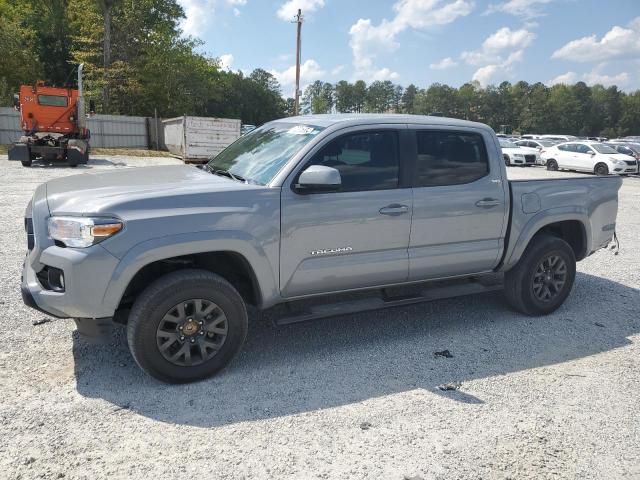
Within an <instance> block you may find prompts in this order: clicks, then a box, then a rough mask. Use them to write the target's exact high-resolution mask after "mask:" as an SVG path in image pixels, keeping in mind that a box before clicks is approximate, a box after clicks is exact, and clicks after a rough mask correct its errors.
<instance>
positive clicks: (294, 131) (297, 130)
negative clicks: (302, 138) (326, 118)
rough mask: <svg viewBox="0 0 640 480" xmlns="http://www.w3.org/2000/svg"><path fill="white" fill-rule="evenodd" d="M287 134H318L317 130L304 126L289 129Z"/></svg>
mask: <svg viewBox="0 0 640 480" xmlns="http://www.w3.org/2000/svg"><path fill="white" fill-rule="evenodd" d="M287 133H290V134H292V135H313V134H316V133H318V132H317V130H314V128H313V127H308V126H306V125H296V126H295V127H291V128H290V129H289V130H287Z"/></svg>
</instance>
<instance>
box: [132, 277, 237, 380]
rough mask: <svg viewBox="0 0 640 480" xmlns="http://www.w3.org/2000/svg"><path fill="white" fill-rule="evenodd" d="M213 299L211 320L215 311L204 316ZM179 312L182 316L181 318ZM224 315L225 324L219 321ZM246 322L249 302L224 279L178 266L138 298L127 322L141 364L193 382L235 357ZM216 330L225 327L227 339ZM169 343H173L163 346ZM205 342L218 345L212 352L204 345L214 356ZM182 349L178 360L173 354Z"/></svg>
mask: <svg viewBox="0 0 640 480" xmlns="http://www.w3.org/2000/svg"><path fill="white" fill-rule="evenodd" d="M194 299H195V300H194ZM197 302H200V303H199V304H198V303H197ZM191 303H195V304H196V305H200V306H201V309H200V311H199V312H198V311H195V310H194V309H191V311H189V310H190V309H189V308H187V305H190V304H191ZM211 304H213V305H215V307H216V308H215V309H214V310H212V312H213V315H215V317H213V320H210V319H209V317H212V315H208V316H204V315H206V311H207V309H209V308H211ZM182 305H184V307H181V306H182ZM205 307H206V308H205ZM180 308H183V310H182V312H180V311H179V310H178V309H180ZM194 308H195V307H194ZM180 313H182V314H183V315H182V320H178V319H177V317H180V316H181V315H180ZM223 317H224V323H220V318H223ZM167 319H169V320H167ZM174 319H175V322H174ZM200 321H202V322H204V325H203V324H202V323H200ZM198 323H199V324H200V325H203V326H200V327H199V326H198V325H197V324H198ZM191 324H193V325H194V326H193V327H190V325H191ZM247 324H248V320H247V309H246V306H245V303H244V301H243V299H242V297H241V296H240V294H239V293H238V291H237V290H236V289H235V288H234V287H233V286H232V285H231V284H230V283H229V282H227V281H226V280H225V279H224V278H222V277H220V276H219V275H215V274H213V273H211V272H207V271H205V270H191V269H189V270H179V271H177V272H173V273H169V274H167V275H164V276H162V277H160V278H159V279H158V280H156V281H155V282H153V283H152V284H151V285H149V286H148V287H147V288H146V289H145V290H144V291H143V292H142V293H141V294H140V295H139V296H138V298H137V299H136V300H135V302H134V304H133V307H132V309H131V313H130V315H129V321H128V324H127V342H128V344H129V350H130V351H131V354H132V355H133V358H134V359H135V361H136V363H137V364H138V365H139V366H140V368H142V370H144V371H145V372H146V373H148V374H149V375H151V376H152V377H155V378H157V379H158V380H161V381H163V382H167V383H187V382H194V381H197V380H202V379H205V378H208V377H211V376H212V375H214V374H216V373H217V372H219V371H220V370H222V369H223V368H224V367H225V366H226V365H227V364H228V363H229V362H230V361H231V360H232V359H233V357H234V356H235V355H236V354H237V353H238V351H239V350H240V348H241V347H242V344H243V343H244V340H245V337H246V335H247ZM167 326H168V327H167ZM216 327H217V328H216ZM194 328H195V330H193V329H194ZM214 329H217V330H225V333H224V339H222V340H221V339H220V338H217V337H219V336H220V335H219V334H218V333H214V332H213V331H212V330H214ZM187 330H189V333H190V334H191V335H189V333H187ZM205 332H206V333H205ZM209 337H211V338H209ZM181 339H182V340H184V341H181ZM214 340H215V342H214ZM161 342H162V343H163V345H160V343H161ZM169 342H171V344H170V345H169V347H166V348H161V347H163V346H164V345H167V344H169ZM194 342H195V343H194ZM201 343H204V344H207V345H213V344H214V343H218V344H219V345H217V348H213V349H212V351H211V352H207V348H211V347H207V348H205V350H204V351H205V352H207V354H208V355H211V356H210V357H208V358H204V354H203V353H202V352H203V350H202V348H203V347H202V346H201V345H200V344H201ZM161 349H162V351H161ZM180 351H183V352H184V353H182V354H180V356H179V357H177V358H176V359H175V360H173V361H171V360H170V359H169V357H173V356H176V355H178V353H179V352H180ZM187 351H188V352H189V356H188V358H187V356H186V352H187ZM176 352H178V353H176ZM182 359H184V360H182ZM198 362H199V363H198Z"/></svg>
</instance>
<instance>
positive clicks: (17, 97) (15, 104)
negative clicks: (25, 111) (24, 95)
mask: <svg viewBox="0 0 640 480" xmlns="http://www.w3.org/2000/svg"><path fill="white" fill-rule="evenodd" d="M13 108H14V109H16V110H18V111H20V95H18V94H17V93H14V94H13Z"/></svg>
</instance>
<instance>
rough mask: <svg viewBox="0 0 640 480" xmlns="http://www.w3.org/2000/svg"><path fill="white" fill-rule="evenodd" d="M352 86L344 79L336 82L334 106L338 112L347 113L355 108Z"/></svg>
mask: <svg viewBox="0 0 640 480" xmlns="http://www.w3.org/2000/svg"><path fill="white" fill-rule="evenodd" d="M354 93H355V92H354V86H353V85H352V84H351V83H349V82H347V81H346V80H341V81H339V82H338V83H336V86H335V88H334V96H335V106H336V110H337V111H338V112H340V113H349V112H354V111H355V110H356V103H355V96H354Z"/></svg>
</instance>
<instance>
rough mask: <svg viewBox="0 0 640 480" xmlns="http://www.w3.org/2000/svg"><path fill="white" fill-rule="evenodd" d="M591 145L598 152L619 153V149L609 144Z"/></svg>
mask: <svg viewBox="0 0 640 480" xmlns="http://www.w3.org/2000/svg"><path fill="white" fill-rule="evenodd" d="M589 146H590V147H591V148H593V149H594V150H595V151H596V152H598V153H606V154H609V155H610V154H615V153H618V151H617V150H616V149H615V148H611V147H608V146H607V145H602V144H600V143H592V144H591V145H589Z"/></svg>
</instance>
